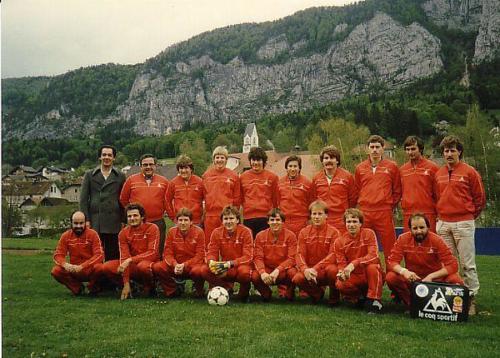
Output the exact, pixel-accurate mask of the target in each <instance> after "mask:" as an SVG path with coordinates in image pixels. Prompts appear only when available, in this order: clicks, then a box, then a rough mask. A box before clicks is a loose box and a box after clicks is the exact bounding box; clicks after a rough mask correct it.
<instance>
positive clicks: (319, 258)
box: [292, 200, 340, 306]
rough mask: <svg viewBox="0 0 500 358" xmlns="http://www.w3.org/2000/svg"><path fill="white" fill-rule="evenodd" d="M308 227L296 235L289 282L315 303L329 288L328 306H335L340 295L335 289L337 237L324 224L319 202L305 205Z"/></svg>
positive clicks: (323, 207) (325, 212) (323, 209)
mask: <svg viewBox="0 0 500 358" xmlns="http://www.w3.org/2000/svg"><path fill="white" fill-rule="evenodd" d="M309 213H310V217H311V225H309V226H306V227H305V228H304V229H302V231H301V232H300V233H299V239H298V248H297V259H296V260H297V268H298V271H299V272H298V273H297V274H296V275H295V276H294V278H293V280H292V282H293V283H294V284H295V285H297V286H298V287H299V288H300V289H301V290H303V291H305V292H307V294H308V295H309V296H310V297H311V298H312V300H313V303H318V302H319V301H320V300H321V299H322V298H323V295H324V293H325V290H324V288H323V287H324V286H328V287H329V288H330V297H329V299H328V304H330V305H332V306H334V305H336V304H338V302H339V299H340V295H339V292H338V291H337V288H336V287H335V281H336V279H337V261H336V259H335V251H334V243H335V240H337V239H338V237H339V236H340V234H339V232H338V230H337V229H335V228H334V227H333V226H330V225H328V224H327V223H326V218H327V215H328V208H327V206H326V203H324V202H323V201H321V200H317V201H315V202H313V203H312V204H311V205H310V206H309Z"/></svg>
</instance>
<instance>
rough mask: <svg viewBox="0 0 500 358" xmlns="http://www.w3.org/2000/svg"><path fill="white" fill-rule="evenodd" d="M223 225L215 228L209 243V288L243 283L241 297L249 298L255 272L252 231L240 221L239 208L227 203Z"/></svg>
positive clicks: (205, 270) (207, 279)
mask: <svg viewBox="0 0 500 358" xmlns="http://www.w3.org/2000/svg"><path fill="white" fill-rule="evenodd" d="M221 221H222V226H220V227H218V228H217V229H215V230H214V231H213V233H212V238H211V239H210V243H209V244H208V251H207V254H206V261H207V264H208V265H205V266H204V270H203V277H204V279H205V280H206V281H208V283H209V285H210V288H212V287H214V286H223V287H225V288H226V289H227V288H231V287H232V284H233V283H234V282H239V283H240V289H239V291H238V298H239V299H240V300H241V301H243V302H247V301H248V296H249V292H250V282H251V277H252V276H251V275H252V255H253V240H252V232H251V231H250V229H249V228H247V227H246V226H243V225H241V224H240V211H239V210H238V208H236V207H234V206H226V207H225V208H224V209H223V210H222V213H221Z"/></svg>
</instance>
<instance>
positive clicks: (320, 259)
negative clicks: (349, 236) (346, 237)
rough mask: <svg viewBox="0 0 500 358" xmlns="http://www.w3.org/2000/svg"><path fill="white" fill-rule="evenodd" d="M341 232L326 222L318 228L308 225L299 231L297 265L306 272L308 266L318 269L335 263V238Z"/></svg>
mask: <svg viewBox="0 0 500 358" xmlns="http://www.w3.org/2000/svg"><path fill="white" fill-rule="evenodd" d="M339 236H340V234H339V232H338V230H337V229H335V228H334V227H333V226H330V225H327V224H326V223H325V224H324V225H323V226H321V227H319V228H316V227H315V226H313V225H308V226H306V227H305V228H303V229H302V230H301V231H300V233H299V239H298V244H297V246H298V247H297V267H298V268H299V270H300V271H302V272H304V270H305V269H307V268H310V267H312V268H314V269H315V270H316V271H318V270H319V269H320V268H321V267H322V266H326V265H328V264H335V263H336V259H335V251H334V250H333V247H334V243H335V240H337V239H338V238H339Z"/></svg>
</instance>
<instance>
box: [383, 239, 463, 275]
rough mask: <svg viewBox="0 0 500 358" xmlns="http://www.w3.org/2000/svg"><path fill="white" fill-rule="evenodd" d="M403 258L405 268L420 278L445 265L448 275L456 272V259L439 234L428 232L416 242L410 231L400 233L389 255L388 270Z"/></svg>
mask: <svg viewBox="0 0 500 358" xmlns="http://www.w3.org/2000/svg"><path fill="white" fill-rule="evenodd" d="M402 259H404V260H405V264H406V268H407V269H408V270H410V271H413V272H415V273H416V274H417V275H419V276H420V277H421V278H424V277H425V276H427V275H428V274H430V273H432V272H435V271H437V270H440V269H441V268H442V267H446V270H447V271H448V275H451V274H454V273H457V272H458V262H457V259H456V258H455V257H454V256H453V254H452V253H451V250H450V249H449V248H448V246H447V245H446V243H445V242H444V240H443V239H442V238H441V236H439V235H437V234H434V233H433V232H430V231H429V233H428V234H427V238H426V239H425V240H424V241H423V242H422V243H417V242H416V241H415V239H414V238H413V236H412V234H411V232H406V233H404V234H401V235H400V236H399V238H398V239H397V240H396V243H395V244H394V247H393V248H392V251H391V255H390V256H389V259H388V260H387V262H388V269H387V270H388V271H389V270H391V271H394V266H396V265H399V264H400V263H401V260H402Z"/></svg>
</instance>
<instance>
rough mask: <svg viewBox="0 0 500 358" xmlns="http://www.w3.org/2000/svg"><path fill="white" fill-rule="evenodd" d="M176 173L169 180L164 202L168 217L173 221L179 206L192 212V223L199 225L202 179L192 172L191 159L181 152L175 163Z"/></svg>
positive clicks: (201, 203) (201, 214) (201, 216)
mask: <svg viewBox="0 0 500 358" xmlns="http://www.w3.org/2000/svg"><path fill="white" fill-rule="evenodd" d="M175 167H176V168H177V173H178V175H177V176H176V177H175V178H174V179H172V180H171V181H170V185H169V187H168V190H167V192H166V197H165V202H166V205H167V213H168V216H169V218H170V219H171V220H172V221H174V222H175V220H176V214H177V213H178V212H179V210H180V209H181V208H187V209H189V211H191V213H192V220H191V221H192V223H193V224H195V225H200V224H201V223H202V219H203V181H202V180H201V178H200V177H199V176H197V175H195V174H193V171H194V166H193V161H192V160H191V158H189V157H188V156H187V155H184V154H181V155H180V156H179V158H177V163H176V165H175Z"/></svg>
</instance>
